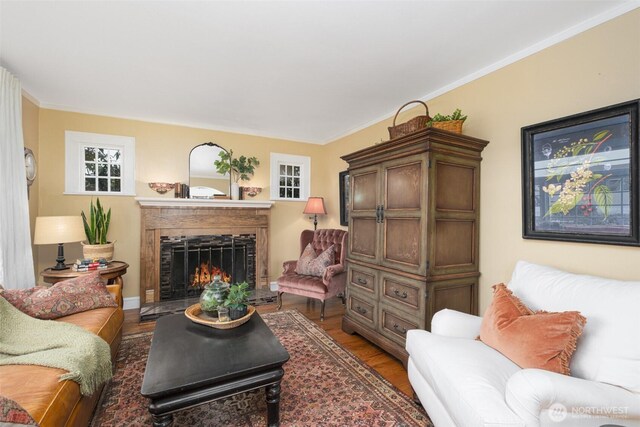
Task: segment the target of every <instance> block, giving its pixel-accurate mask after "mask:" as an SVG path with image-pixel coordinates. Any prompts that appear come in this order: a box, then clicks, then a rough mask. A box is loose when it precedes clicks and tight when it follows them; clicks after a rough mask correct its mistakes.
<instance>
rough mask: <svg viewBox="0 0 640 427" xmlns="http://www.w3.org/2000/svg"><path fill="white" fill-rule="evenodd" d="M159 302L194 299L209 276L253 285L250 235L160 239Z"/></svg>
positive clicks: (253, 248) (253, 250)
mask: <svg viewBox="0 0 640 427" xmlns="http://www.w3.org/2000/svg"><path fill="white" fill-rule="evenodd" d="M160 260H161V264H160V301H167V300H176V299H182V298H191V297H197V296H199V295H200V293H201V292H202V289H204V286H205V285H206V284H207V283H210V282H211V281H213V277H214V276H216V275H220V276H221V279H222V281H224V282H227V283H240V282H245V281H246V282H247V283H249V286H250V288H251V289H254V288H255V283H256V239H255V235H253V234H248V235H247V234H240V235H231V234H223V235H212V236H161V237H160Z"/></svg>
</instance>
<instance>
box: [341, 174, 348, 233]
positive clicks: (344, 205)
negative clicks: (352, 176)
mask: <svg viewBox="0 0 640 427" xmlns="http://www.w3.org/2000/svg"><path fill="white" fill-rule="evenodd" d="M338 176H339V180H340V225H345V226H346V225H349V171H343V172H340V173H339V174H338Z"/></svg>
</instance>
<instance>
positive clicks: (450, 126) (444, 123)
mask: <svg viewBox="0 0 640 427" xmlns="http://www.w3.org/2000/svg"><path fill="white" fill-rule="evenodd" d="M465 120H467V116H465V115H463V114H462V111H461V110H460V109H459V108H456V110H455V111H454V112H453V113H452V114H449V115H447V116H443V115H442V114H440V113H438V114H436V115H435V116H433V118H432V119H431V120H430V121H429V122H428V123H427V126H430V127H434V128H437V129H444V130H448V131H451V132H456V133H462V124H463V123H464V121H465Z"/></svg>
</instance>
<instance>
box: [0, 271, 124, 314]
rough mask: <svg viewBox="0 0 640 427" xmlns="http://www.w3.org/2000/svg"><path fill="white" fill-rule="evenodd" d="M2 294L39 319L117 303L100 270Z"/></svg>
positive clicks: (13, 303)
mask: <svg viewBox="0 0 640 427" xmlns="http://www.w3.org/2000/svg"><path fill="white" fill-rule="evenodd" d="M0 296H3V297H4V298H5V299H6V300H7V301H9V302H10V303H11V304H12V305H13V306H15V307H16V308H17V309H18V310H20V311H22V312H23V313H26V314H28V315H29V316H32V317H37V318H38V319H57V318H59V317H64V316H69V315H70V314H74V313H80V312H83V311H87V310H93V309H94V308H101V307H117V306H118V304H117V303H116V301H115V300H114V299H113V297H112V296H111V294H110V293H109V291H108V290H107V287H106V286H105V283H104V281H103V280H102V277H101V276H100V272H98V271H95V272H92V273H89V274H84V275H81V276H78V277H75V278H73V279H69V280H65V281H62V282H58V283H56V284H55V285H53V286H51V287H46V286H36V287H34V288H31V289H5V290H0Z"/></svg>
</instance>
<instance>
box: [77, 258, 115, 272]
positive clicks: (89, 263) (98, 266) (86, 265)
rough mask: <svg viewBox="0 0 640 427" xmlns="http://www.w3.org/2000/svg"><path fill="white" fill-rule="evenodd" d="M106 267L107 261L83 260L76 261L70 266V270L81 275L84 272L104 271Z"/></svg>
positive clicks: (98, 259)
mask: <svg viewBox="0 0 640 427" xmlns="http://www.w3.org/2000/svg"><path fill="white" fill-rule="evenodd" d="M107 267H108V265H107V260H106V259H105V258H93V259H92V258H84V259H77V260H76V262H75V263H74V264H73V265H72V266H71V270H73V271H78V272H81V273H82V272H85V271H93V270H104V269H105V268H107Z"/></svg>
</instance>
